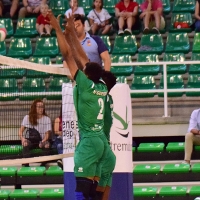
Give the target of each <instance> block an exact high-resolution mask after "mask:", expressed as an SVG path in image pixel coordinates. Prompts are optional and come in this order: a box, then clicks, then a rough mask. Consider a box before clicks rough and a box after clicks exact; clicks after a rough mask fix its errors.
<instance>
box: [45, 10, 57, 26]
mask: <svg viewBox="0 0 200 200" xmlns="http://www.w3.org/2000/svg"><path fill="white" fill-rule="evenodd" d="M47 17H48V18H49V22H48V21H47V22H48V23H49V24H50V25H51V26H52V28H54V29H55V30H58V29H59V28H60V24H59V22H58V19H56V17H55V16H54V14H53V13H52V11H51V10H48V12H47ZM58 17H59V16H58Z"/></svg>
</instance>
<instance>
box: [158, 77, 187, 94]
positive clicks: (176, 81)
mask: <svg viewBox="0 0 200 200" xmlns="http://www.w3.org/2000/svg"><path fill="white" fill-rule="evenodd" d="M163 88H164V83H163V76H162V78H161V81H160V89H163ZM167 88H168V89H179V88H180V89H183V88H184V83H183V78H182V75H174V74H170V75H167ZM167 95H168V97H181V96H182V95H183V92H178V90H177V92H168V93H167ZM158 96H159V97H163V96H164V93H163V92H159V93H158Z"/></svg>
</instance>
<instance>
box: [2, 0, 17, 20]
mask: <svg viewBox="0 0 200 200" xmlns="http://www.w3.org/2000/svg"><path fill="white" fill-rule="evenodd" d="M18 7H19V0H0V16H1V17H2V16H3V15H4V16H6V14H7V13H8V12H9V17H11V18H12V17H13V16H14V15H15V13H16V11H17V9H18Z"/></svg>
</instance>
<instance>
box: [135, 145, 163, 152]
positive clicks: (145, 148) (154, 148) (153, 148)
mask: <svg viewBox="0 0 200 200" xmlns="http://www.w3.org/2000/svg"><path fill="white" fill-rule="evenodd" d="M164 146H165V144H164V143H141V144H140V145H139V147H138V148H137V151H138V152H162V151H163V150H164Z"/></svg>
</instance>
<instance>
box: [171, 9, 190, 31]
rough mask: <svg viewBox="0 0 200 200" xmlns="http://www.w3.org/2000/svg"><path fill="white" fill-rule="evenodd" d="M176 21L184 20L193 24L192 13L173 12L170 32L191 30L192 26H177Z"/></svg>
mask: <svg viewBox="0 0 200 200" xmlns="http://www.w3.org/2000/svg"><path fill="white" fill-rule="evenodd" d="M174 22H184V23H187V24H188V25H189V26H190V25H192V15H191V13H173V14H172V18H171V24H170V29H169V31H170V32H187V33H189V32H191V31H192V29H191V28H180V29H178V28H175V27H174Z"/></svg>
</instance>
